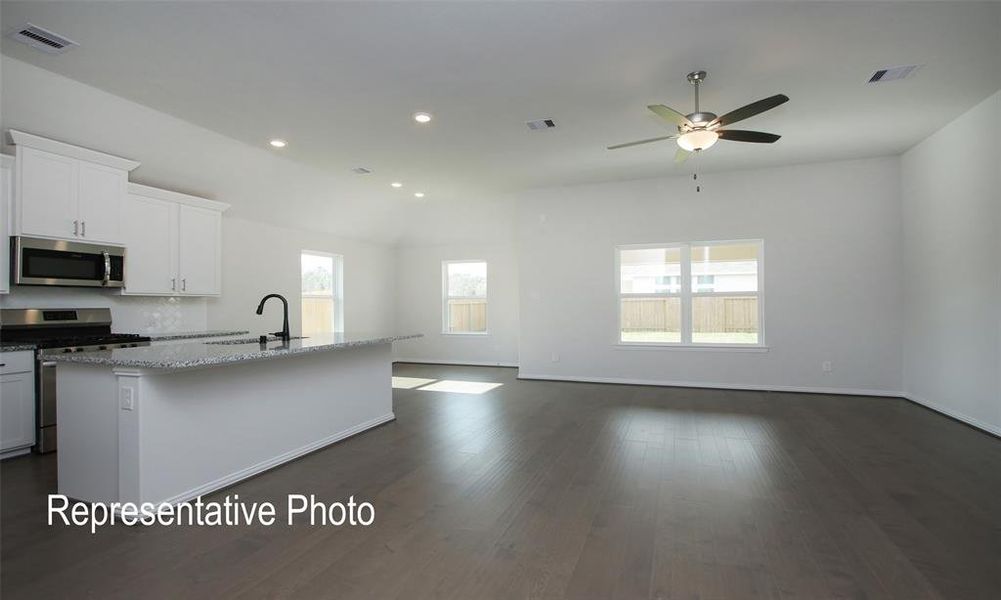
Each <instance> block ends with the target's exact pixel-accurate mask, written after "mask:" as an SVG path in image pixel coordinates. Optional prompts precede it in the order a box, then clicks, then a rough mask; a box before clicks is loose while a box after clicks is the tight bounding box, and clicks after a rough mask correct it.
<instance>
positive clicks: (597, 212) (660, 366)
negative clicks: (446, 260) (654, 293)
mask: <svg viewBox="0 0 1001 600" xmlns="http://www.w3.org/2000/svg"><path fill="white" fill-rule="evenodd" d="M763 150H764V151H767V150H766V149H763ZM898 167H899V164H898V159H897V158H880V159H870V160H859V161H847V162H836V163H824V164H815V165H802V166H795V167H784V168H775V169H765V170H757V171H746V172H732V173H725V174H723V173H719V174H709V175H705V176H703V177H701V178H700V181H701V183H702V192H701V193H698V194H697V193H695V189H694V185H693V182H692V179H691V176H690V175H688V176H684V177H672V178H664V179H651V180H641V181H630V182H621V183H607V184H599V185H584V186H574V187H563V188H550V189H541V190H534V191H531V192H527V193H524V194H521V195H520V198H519V202H518V210H519V218H518V219H519V221H518V222H519V227H518V228H519V239H518V250H519V265H520V266H519V271H520V285H519V288H520V294H521V302H520V331H521V334H520V349H519V359H520V366H521V373H522V375H523V376H530V377H553V378H584V379H591V380H614V381H635V382H649V383H685V384H697V385H705V386H736V387H751V388H754V387H762V388H769V389H790V388H811V389H831V390H842V391H860V390H870V391H877V392H879V391H883V392H890V393H892V392H897V391H899V390H900V386H901V381H900V373H901V358H900V354H901V348H900V343H899V340H900V336H901V316H900V313H901V291H900V275H899V266H900V264H901V234H900V202H899V171H898ZM741 238H762V239H764V240H765V273H764V298H765V323H764V325H765V332H766V337H767V344H768V345H769V349H768V351H767V352H746V351H745V352H734V351H719V350H689V349H650V348H642V349H625V348H623V347H619V346H616V344H615V341H616V326H617V323H616V315H617V311H616V302H617V298H616V286H615V281H614V251H613V249H614V247H615V246H616V245H620V244H630V243H652V242H677V241H691V240H725V239H741ZM553 354H557V355H558V357H559V361H558V362H553V360H552V358H553ZM827 360H829V361H831V362H832V363H833V367H834V370H833V372H830V373H824V372H822V370H821V363H822V362H823V361H827Z"/></svg>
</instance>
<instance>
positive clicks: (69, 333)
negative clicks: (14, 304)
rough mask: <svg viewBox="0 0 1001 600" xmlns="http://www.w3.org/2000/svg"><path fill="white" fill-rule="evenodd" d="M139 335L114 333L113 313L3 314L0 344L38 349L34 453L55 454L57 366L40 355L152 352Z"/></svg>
mask: <svg viewBox="0 0 1001 600" xmlns="http://www.w3.org/2000/svg"><path fill="white" fill-rule="evenodd" d="M149 340H150V339H149V338H148V337H145V336H142V335H139V334H136V333H112V332H111V309H110V308H4V309H0V341H2V342H4V343H5V344H10V343H24V344H33V345H34V346H35V425H36V427H37V428H38V431H37V432H36V436H35V440H36V441H35V448H34V449H35V452H40V453H44V452H54V451H55V450H56V402H57V390H56V363H55V362H53V361H47V360H44V356H43V355H42V350H48V351H50V352H52V351H55V352H87V351H91V350H109V349H113V348H130V347H133V346H148V345H149Z"/></svg>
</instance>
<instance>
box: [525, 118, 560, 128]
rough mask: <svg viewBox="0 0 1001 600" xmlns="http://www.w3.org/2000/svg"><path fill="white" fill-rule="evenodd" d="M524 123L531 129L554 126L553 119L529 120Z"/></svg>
mask: <svg viewBox="0 0 1001 600" xmlns="http://www.w3.org/2000/svg"><path fill="white" fill-rule="evenodd" d="M525 125H528V128H529V129H532V130H535V129H552V128H553V127H556V121H553V120H552V119H539V120H537V121H529V122H527V123H525Z"/></svg>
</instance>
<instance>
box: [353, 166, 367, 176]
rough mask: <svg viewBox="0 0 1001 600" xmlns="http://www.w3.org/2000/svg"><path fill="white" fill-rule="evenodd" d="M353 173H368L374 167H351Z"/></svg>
mask: <svg viewBox="0 0 1001 600" xmlns="http://www.w3.org/2000/svg"><path fill="white" fill-rule="evenodd" d="M351 172H352V173H357V174H358V175H368V174H369V173H371V172H372V169H366V168H365V167H355V168H353V169H351Z"/></svg>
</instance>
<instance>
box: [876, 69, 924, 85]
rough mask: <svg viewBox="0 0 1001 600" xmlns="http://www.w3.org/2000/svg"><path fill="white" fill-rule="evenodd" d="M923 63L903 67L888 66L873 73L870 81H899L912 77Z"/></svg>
mask: <svg viewBox="0 0 1001 600" xmlns="http://www.w3.org/2000/svg"><path fill="white" fill-rule="evenodd" d="M920 66H921V65H904V66H902V67H886V68H885V69H880V70H878V71H876V72H875V73H873V74H872V77H870V78H869V83H883V82H885V81H897V80H898V79H905V78H907V77H910V76H911V74H912V73H914V71H917V70H918V67H920Z"/></svg>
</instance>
